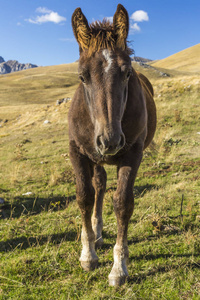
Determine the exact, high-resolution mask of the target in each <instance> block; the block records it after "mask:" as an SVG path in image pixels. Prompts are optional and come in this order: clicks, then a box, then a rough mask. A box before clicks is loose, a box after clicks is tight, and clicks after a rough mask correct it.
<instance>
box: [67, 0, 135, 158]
mask: <svg viewBox="0 0 200 300" xmlns="http://www.w3.org/2000/svg"><path fill="white" fill-rule="evenodd" d="M72 26H73V31H74V35H75V37H76V39H77V41H78V44H79V47H80V60H79V77H80V79H81V81H82V85H83V87H84V93H85V100H86V103H87V106H88V108H89V111H90V116H91V120H92V123H93V125H94V130H95V147H96V150H97V151H98V152H99V153H100V154H101V155H115V154H116V153H117V152H118V151H119V150H120V149H121V148H122V147H123V146H124V145H125V136H124V134H123V132H122V118H123V114H124V111H125V107H126V102H127V97H128V82H129V78H130V76H131V73H132V66H131V59H130V57H129V55H130V53H131V50H130V49H129V48H128V47H127V42H126V39H127V35H128V29H129V19H128V13H127V11H126V10H125V8H124V7H123V6H122V5H120V4H119V5H118V7H117V11H116V13H115V15H114V18H113V24H110V23H109V22H107V21H103V22H102V23H100V22H96V23H93V24H91V25H90V26H89V25H88V22H87V19H86V18H85V16H84V15H83V13H82V11H81V9H80V8H77V9H76V10H75V12H74V14H73V16H72Z"/></svg>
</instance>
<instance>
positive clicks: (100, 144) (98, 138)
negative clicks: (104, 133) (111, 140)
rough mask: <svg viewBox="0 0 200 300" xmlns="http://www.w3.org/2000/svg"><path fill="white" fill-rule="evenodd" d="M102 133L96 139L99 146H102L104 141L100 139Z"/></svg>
mask: <svg viewBox="0 0 200 300" xmlns="http://www.w3.org/2000/svg"><path fill="white" fill-rule="evenodd" d="M100 137H101V136H100V135H98V137H97V140H96V143H97V147H98V148H101V146H102V143H101V140H100Z"/></svg>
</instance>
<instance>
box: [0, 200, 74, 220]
mask: <svg viewBox="0 0 200 300" xmlns="http://www.w3.org/2000/svg"><path fill="white" fill-rule="evenodd" d="M75 199H76V196H75V195H73V196H70V197H62V196H50V197H48V198H43V197H41V198H40V197H38V198H37V197H31V196H29V197H16V198H15V200H14V204H13V205H11V204H10V203H5V204H4V205H3V206H1V207H0V208H1V210H0V218H3V219H6V218H19V217H20V216H21V215H37V214H39V213H41V212H43V211H49V210H52V211H58V210H64V209H65V208H67V207H68V205H69V203H70V202H72V201H73V200H75Z"/></svg>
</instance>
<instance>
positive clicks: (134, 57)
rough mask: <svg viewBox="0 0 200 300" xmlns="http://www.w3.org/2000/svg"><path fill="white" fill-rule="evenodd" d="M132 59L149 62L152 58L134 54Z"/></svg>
mask: <svg viewBox="0 0 200 300" xmlns="http://www.w3.org/2000/svg"><path fill="white" fill-rule="evenodd" d="M132 61H136V62H138V63H148V62H151V61H152V60H151V59H148V58H143V57H140V56H133V57H132Z"/></svg>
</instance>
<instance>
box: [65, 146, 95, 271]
mask: <svg viewBox="0 0 200 300" xmlns="http://www.w3.org/2000/svg"><path fill="white" fill-rule="evenodd" d="M70 158H71V162H72V164H73V167H74V171H75V175H76V199H77V202H78V205H79V208H80V210H81V217H82V233H81V241H82V246H83V247H82V252H81V257H80V262H81V266H82V268H83V269H84V270H85V271H90V270H93V269H94V268H96V267H97V265H98V257H97V255H96V252H95V234H94V231H93V229H92V222H91V214H92V209H93V206H94V198H95V191H94V187H93V185H92V176H93V165H92V163H91V161H90V160H89V159H88V158H87V157H85V156H83V155H82V154H80V153H79V152H78V149H77V148H76V146H75V145H71V144H70Z"/></svg>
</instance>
